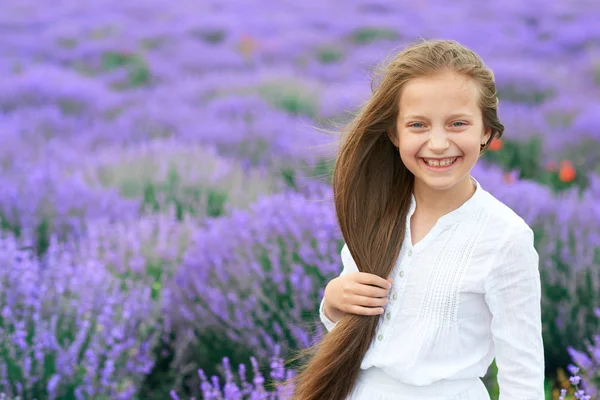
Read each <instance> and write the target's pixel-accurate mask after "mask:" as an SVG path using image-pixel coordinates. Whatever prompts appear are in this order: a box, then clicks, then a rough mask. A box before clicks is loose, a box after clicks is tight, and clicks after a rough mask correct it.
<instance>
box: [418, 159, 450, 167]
mask: <svg viewBox="0 0 600 400" xmlns="http://www.w3.org/2000/svg"><path fill="white" fill-rule="evenodd" d="M457 158H458V157H454V158H445V159H443V160H429V159H426V158H424V159H423V160H425V162H426V163H427V165H430V166H432V167H445V166H448V165H450V164H452V163H453V162H454V161H456V159H457Z"/></svg>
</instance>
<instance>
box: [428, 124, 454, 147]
mask: <svg viewBox="0 0 600 400" xmlns="http://www.w3.org/2000/svg"><path fill="white" fill-rule="evenodd" d="M428 147H429V150H431V151H432V152H435V153H443V152H444V151H446V150H447V149H448V147H450V141H449V140H448V133H447V132H446V130H445V129H443V128H437V129H432V130H431V131H430V133H429V141H428Z"/></svg>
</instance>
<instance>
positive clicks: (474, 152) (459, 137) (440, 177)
mask: <svg viewBox="0 0 600 400" xmlns="http://www.w3.org/2000/svg"><path fill="white" fill-rule="evenodd" d="M478 100H479V90H478V86H477V83H476V82H475V81H474V80H473V79H471V78H468V77H465V76H463V75H459V74H457V73H455V72H450V71H447V72H443V73H439V74H436V75H432V76H427V77H421V78H414V79H411V80H410V81H409V82H407V83H406V84H405V85H404V87H403V89H402V91H401V93H400V104H399V114H398V120H397V132H395V133H396V134H395V135H394V134H393V133H391V134H390V139H391V140H392V142H393V143H394V144H395V145H396V146H397V147H399V149H400V157H401V158H402V162H403V163H404V165H406V167H407V168H408V169H409V170H410V171H411V172H412V173H413V174H414V176H415V185H421V184H425V186H427V187H429V188H431V189H436V190H446V189H450V188H451V187H453V186H454V185H455V184H457V183H459V182H463V181H464V179H465V178H467V179H468V178H469V176H470V172H471V169H472V168H473V166H474V165H475V163H476V162H477V160H478V159H479V152H480V149H481V147H480V145H481V144H484V143H486V142H487V140H488V139H489V138H490V136H491V130H489V129H487V130H486V129H484V127H483V119H482V115H481V110H480V108H479V104H478Z"/></svg>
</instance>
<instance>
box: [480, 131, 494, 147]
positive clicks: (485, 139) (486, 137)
mask: <svg viewBox="0 0 600 400" xmlns="http://www.w3.org/2000/svg"><path fill="white" fill-rule="evenodd" d="M491 139H492V128H485V130H484V131H483V140H482V141H483V143H482V144H487V143H488V142H489V141H490V140H491Z"/></svg>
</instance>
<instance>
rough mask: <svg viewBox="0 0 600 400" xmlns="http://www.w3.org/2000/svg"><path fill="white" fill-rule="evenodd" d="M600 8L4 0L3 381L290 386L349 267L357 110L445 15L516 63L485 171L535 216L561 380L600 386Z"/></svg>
mask: <svg viewBox="0 0 600 400" xmlns="http://www.w3.org/2000/svg"><path fill="white" fill-rule="evenodd" d="M599 21H600V3H599V2H598V1H591V0H590V1H585V0H556V1H551V2H548V1H537V0H534V1H528V2H522V1H514V0H509V1H505V2H477V1H474V0H459V1H455V2H451V3H449V2H447V1H441V0H420V1H404V0H346V1H340V0H321V1H313V0H308V1H300V2H298V1H288V0H277V1H266V0H263V1H254V0H218V1H212V0H201V1H191V0H172V1H164V0H161V1H159V0H145V1H143V2H142V1H139V2H128V1H112V0H105V1H96V2H91V1H74V0H60V1H59V0H57V1H54V2H52V3H50V2H47V1H43V0H36V1H33V0H4V1H3V2H2V3H1V4H0V141H1V142H0V143H1V146H0V166H1V168H2V169H1V174H0V228H1V236H0V258H1V261H2V265H1V268H0V354H1V357H0V392H4V393H5V394H6V395H7V396H8V397H9V398H13V397H15V396H20V398H21V399H77V400H79V399H111V400H112V399H150V400H154V399H171V398H172V399H178V398H179V399H190V398H192V397H195V398H206V399H222V398H223V399H246V398H252V399H259V398H260V399H262V398H265V399H266V398H268V399H285V398H289V394H286V392H285V390H283V389H281V388H278V386H277V383H278V382H282V381H284V380H285V379H288V378H289V377H291V376H293V374H294V369H295V367H297V365H294V364H290V363H287V362H286V360H289V358H290V357H291V356H292V355H294V354H295V352H296V351H297V350H299V349H302V348H306V347H307V346H309V345H310V344H311V343H314V341H315V340H317V339H318V338H319V336H320V335H322V334H323V332H324V328H323V327H322V326H321V325H320V323H319V322H318V313H317V311H318V303H319V301H320V298H321V296H322V293H323V289H324V287H325V284H326V283H327V282H328V281H329V280H330V279H332V278H333V277H335V276H337V275H338V274H339V272H340V270H341V261H340V258H339V250H340V249H341V245H342V238H341V235H340V232H339V230H338V226H337V221H336V218H335V213H334V208H333V203H332V192H331V188H330V185H329V178H330V173H331V168H332V162H333V160H334V159H335V153H336V148H337V143H338V136H337V135H336V133H335V132H337V131H339V130H340V127H343V125H344V123H346V122H348V121H349V118H351V116H352V114H353V113H354V112H355V111H356V110H357V109H358V107H360V105H361V104H362V102H363V101H365V100H366V99H367V98H368V96H369V94H370V77H371V72H372V69H373V67H374V66H375V65H376V64H377V63H378V62H380V61H381V60H383V59H384V58H385V57H387V56H389V55H391V54H393V53H394V52H395V51H397V50H399V49H400V48H401V47H402V46H403V45H405V44H407V43H409V42H410V41H413V40H415V39H418V38H427V39H433V38H443V39H455V40H458V41H460V42H461V43H463V44H465V45H467V46H469V47H471V48H472V49H474V50H475V51H477V52H478V53H479V54H480V55H481V56H482V57H483V58H484V60H485V61H486V62H487V63H488V65H489V66H491V67H492V68H493V70H494V72H495V75H496V81H497V86H498V88H499V97H500V109H499V113H500V119H501V121H502V122H503V124H504V125H505V126H506V131H505V134H504V137H503V138H502V139H501V140H497V141H495V142H494V143H493V145H492V147H491V148H490V150H489V151H488V152H487V153H486V154H485V155H484V156H483V159H482V160H481V161H480V164H479V165H478V166H477V167H476V168H475V170H474V171H473V175H474V176H475V177H476V178H477V179H478V180H479V181H480V182H481V183H482V185H483V186H484V187H485V188H486V189H487V190H488V191H490V192H491V193H492V194H493V195H495V196H496V197H497V198H499V199H500V200H501V201H503V202H505V203H506V204H507V205H509V206H510V207H511V208H513V209H514V210H515V211H516V212H517V213H518V214H519V215H521V216H522V217H523V218H525V219H526V221H527V222H528V223H529V224H530V225H531V226H532V228H533V229H534V230H535V234H536V248H537V250H538V252H539V254H540V271H541V277H542V285H543V300H542V301H543V325H544V326H543V329H544V332H543V333H544V345H545V355H546V375H547V383H546V386H547V398H548V399H558V398H559V395H560V389H568V393H569V394H568V395H567V398H570V399H573V398H575V397H574V396H573V394H574V392H575V391H576V390H580V389H581V388H582V387H584V388H585V390H586V393H589V394H590V395H591V396H592V397H591V398H594V399H595V398H598V397H596V396H598V388H600V367H599V365H600V308H599V307H600V250H599V245H600V205H598V201H597V197H598V196H599V195H600V178H599V176H600V175H599V174H600V22H599ZM576 367H577V368H579V371H577V369H576ZM495 376H496V369H495V366H494V365H492V367H491V368H490V370H489V372H488V375H487V376H486V377H485V382H486V385H487V386H488V388H489V390H490V393H491V395H492V398H493V399H497V397H498V387H497V382H496V377H495ZM580 397H581V396H580V395H578V397H577V398H580Z"/></svg>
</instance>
